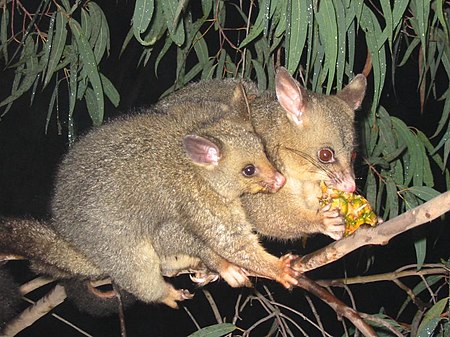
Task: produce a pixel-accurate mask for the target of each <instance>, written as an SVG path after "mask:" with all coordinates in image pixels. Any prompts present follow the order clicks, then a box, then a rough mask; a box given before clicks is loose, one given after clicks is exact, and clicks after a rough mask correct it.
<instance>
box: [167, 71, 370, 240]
mask: <svg viewBox="0 0 450 337" xmlns="http://www.w3.org/2000/svg"><path fill="white" fill-rule="evenodd" d="M238 82H240V83H242V84H243V85H244V86H245V88H246V92H247V93H248V94H249V97H250V102H249V104H250V106H251V113H250V116H251V120H252V123H253V125H254V127H255V130H256V132H257V133H258V134H259V136H260V137H261V138H262V140H263V143H264V145H265V148H266V151H267V155H268V157H269V159H270V160H271V161H272V163H273V164H274V165H275V166H276V167H277V169H278V170H279V171H280V172H281V173H283V175H284V176H285V177H286V184H285V186H284V187H283V188H282V189H281V190H280V191H279V192H278V193H275V194H271V195H263V194H258V195H244V196H242V200H243V204H244V207H245V209H246V211H247V214H248V216H249V219H250V222H251V223H253V225H254V226H255V230H256V231H257V232H258V233H259V234H262V235H265V236H269V237H273V238H278V239H295V238H300V237H304V236H307V235H309V234H313V233H322V234H326V235H328V236H330V237H331V238H333V239H335V240H337V239H340V238H341V237H342V236H343V234H344V229H345V228H344V227H345V226H344V221H343V218H342V217H341V216H340V215H339V214H338V212H337V211H329V210H327V209H326V208H325V209H319V203H318V197H319V196H321V193H322V192H321V189H320V182H321V181H324V182H326V184H327V186H330V187H332V188H335V189H338V190H343V191H347V192H353V191H354V190H355V186H356V185H355V180H354V173H353V167H352V156H353V153H354V146H355V145H354V144H355V130H354V125H353V123H354V110H356V109H358V108H359V106H360V105H361V102H362V99H363V98H364V94H365V88H366V79H365V77H364V76H363V75H357V76H356V77H355V78H354V79H353V81H352V82H351V83H350V84H348V85H347V86H346V87H345V88H344V89H343V90H341V91H340V92H338V93H337V94H336V95H332V96H330V95H321V94H315V93H312V92H310V91H308V90H306V89H305V88H303V87H302V86H301V85H300V84H299V83H298V82H297V81H296V80H295V79H294V78H292V76H291V75H290V74H289V73H288V71H287V70H286V69H285V68H283V67H280V68H278V70H277V73H276V80H275V85H276V88H275V93H273V94H272V93H262V94H260V93H258V90H257V88H256V86H255V85H254V83H252V82H246V81H239V80H225V81H220V80H212V81H205V82H199V83H197V84H195V85H191V86H189V87H187V88H185V89H181V90H180V91H178V92H176V93H175V94H173V95H172V96H171V98H170V100H162V101H161V102H160V103H159V104H161V105H162V106H163V108H167V106H169V105H170V104H173V102H176V101H177V99H178V100H183V99H185V98H186V97H191V98H192V99H195V100H197V101H201V100H202V99H217V100H219V101H224V100H226V97H227V95H229V93H230V92H231V90H232V88H233V87H234V86H235V85H236V83H238ZM196 116H197V117H199V116H198V114H197V115H196ZM201 118H203V117H201Z"/></svg>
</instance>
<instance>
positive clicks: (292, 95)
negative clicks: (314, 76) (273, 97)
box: [275, 67, 306, 124]
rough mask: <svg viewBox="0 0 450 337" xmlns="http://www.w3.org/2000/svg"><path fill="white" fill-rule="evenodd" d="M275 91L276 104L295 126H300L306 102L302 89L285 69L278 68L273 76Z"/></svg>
mask: <svg viewBox="0 0 450 337" xmlns="http://www.w3.org/2000/svg"><path fill="white" fill-rule="evenodd" d="M275 91H276V93H277V98H278V102H279V103H280V104H281V106H282V107H283V108H284V110H286V112H287V113H288V117H289V119H290V120H292V121H293V122H294V123H295V124H302V123H303V118H302V115H303V113H304V110H305V106H306V102H305V97H304V89H303V88H302V87H300V85H299V84H298V82H297V81H296V80H294V78H293V77H292V76H291V75H290V74H289V72H288V71H287V70H286V68H283V67H279V68H278V69H277V73H276V75H275Z"/></svg>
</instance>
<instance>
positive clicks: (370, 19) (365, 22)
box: [360, 4, 386, 111]
mask: <svg viewBox="0 0 450 337" xmlns="http://www.w3.org/2000/svg"><path fill="white" fill-rule="evenodd" d="M360 25H361V28H362V29H363V30H364V31H365V37H366V41H367V47H368V48H369V51H370V54H371V56H372V69H373V78H374V95H373V102H372V111H375V110H376V109H377V107H378V104H379V101H380V97H381V92H382V90H383V87H384V81H385V74H386V52H385V47H384V45H383V44H381V42H382V41H378V39H379V37H381V36H382V32H381V28H380V25H379V22H378V20H377V17H376V16H375V14H374V13H373V12H372V10H371V9H370V8H369V7H367V6H366V5H365V4H364V5H363V8H362V13H361V19H360Z"/></svg>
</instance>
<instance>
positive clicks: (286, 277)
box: [276, 254, 301, 289]
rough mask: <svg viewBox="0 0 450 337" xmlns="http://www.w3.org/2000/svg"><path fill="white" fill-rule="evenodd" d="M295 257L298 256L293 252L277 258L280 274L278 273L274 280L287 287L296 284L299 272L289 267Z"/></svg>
mask: <svg viewBox="0 0 450 337" xmlns="http://www.w3.org/2000/svg"><path fill="white" fill-rule="evenodd" d="M297 257H298V256H296V255H293V254H286V255H283V256H282V257H280V259H279V264H280V270H281V274H280V275H279V277H278V278H277V280H276V281H278V282H279V283H281V284H282V285H283V286H284V287H286V288H288V289H290V288H292V287H293V286H296V285H297V284H298V280H297V279H298V278H299V277H300V275H301V273H300V272H298V271H296V270H294V269H292V267H291V263H292V261H293V260H295V259H296V258H297Z"/></svg>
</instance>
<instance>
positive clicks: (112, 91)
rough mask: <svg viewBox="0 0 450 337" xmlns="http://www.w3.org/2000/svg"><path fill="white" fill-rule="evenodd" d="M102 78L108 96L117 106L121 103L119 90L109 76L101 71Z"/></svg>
mask: <svg viewBox="0 0 450 337" xmlns="http://www.w3.org/2000/svg"><path fill="white" fill-rule="evenodd" d="M100 79H101V80H102V86H103V90H104V91H105V95H106V97H108V98H109V100H110V101H111V103H112V104H113V105H114V106H115V107H116V108H117V107H118V106H119V103H120V94H119V92H118V91H117V89H116V87H115V86H114V84H112V83H111V81H110V80H109V78H108V77H106V76H105V75H103V74H101V73H100Z"/></svg>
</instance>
